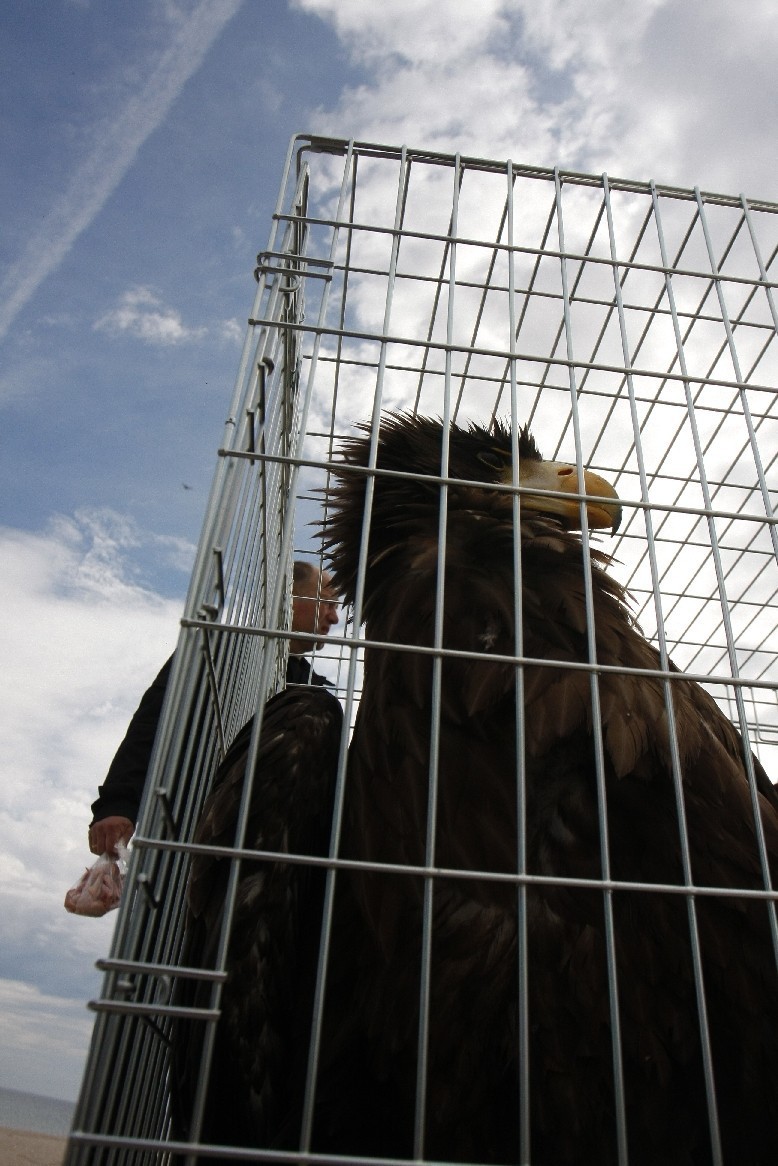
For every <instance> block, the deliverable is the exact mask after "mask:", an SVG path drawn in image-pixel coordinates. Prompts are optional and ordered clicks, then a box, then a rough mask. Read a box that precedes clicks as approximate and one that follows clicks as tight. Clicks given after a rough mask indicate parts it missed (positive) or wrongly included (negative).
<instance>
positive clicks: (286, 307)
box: [66, 136, 778, 1166]
mask: <svg viewBox="0 0 778 1166" xmlns="http://www.w3.org/2000/svg"><path fill="white" fill-rule="evenodd" d="M777 253H778V205H775V204H770V203H766V202H762V201H755V200H752V199H747V198H745V197H726V196H722V195H717V194H711V193H703V192H701V191H699V190H696V189H695V190H682V189H676V188H669V187H663V186H660V185H658V184H656V183H653V182H651V183H641V182H631V181H621V180H615V179H609V178H608V177H607V176H605V175H602V176H594V175H588V174H577V173H567V172H561V171H558V170H555V171H551V170H545V169H537V168H532V167H528V166H524V165H518V164H516V163H514V162H511V161H504V162H500V161H490V160H486V159H478V158H469V157H460V156H458V155H457V156H449V155H444V154H433V153H429V152H424V151H418V150H411V149H407V148H402V149H399V148H398V149H395V148H391V147H387V146H380V145H374V144H366V143H360V142H346V141H338V140H332V139H323V138H316V137H308V136H301V137H297V138H295V139H294V140H293V142H292V144H291V146H290V151H289V155H288V158H287V163H286V168H285V171H284V175H283V179H282V182H281V188H280V194H279V198H278V202H277V206H276V212H275V214H274V216H273V228H272V232H271V236H270V241H269V243H268V246H267V248H266V250H265V251H263V252H262V253H261V254H260V255H259V256H258V265H257V268H256V272H255V275H256V278H257V281H258V291H257V297H256V300H255V303H254V306H253V309H252V315H251V318H250V320H249V328H248V334H247V338H246V341H245V344H244V348H243V354H242V358H241V363H240V369H239V373H238V377H237V383H236V387H235V391H234V397H233V401H232V404H231V406H230V415H229V419H228V421H227V426H226V431H225V435H224V438H223V442H222V447H221V448H220V449H219V451H218V459H217V466H216V471H215V477H214V483H213V488H212V493H211V498H210V502H209V504H208V509H207V513H206V516H205V521H204V526H203V533H202V537H201V540H200V544H199V549H198V554H197V560H196V566H195V569H194V574H193V578H192V582H191V586H190V590H189V594H188V598H187V601H186V608H185V614H184V618H183V620H182V630H181V636H180V640H179V647H178V650H177V653H176V662H175V667H174V672H173V677H172V681H171V685H170V689H169V692H168V696H167V698H166V705H165V710H164V714H163V721H162V724H161V726H160V731H159V734H158V739H157V742H156V745H155V750H154V757H153V762H152V769H151V771H150V774H149V778H148V782H147V790H146V796H145V800H144V805H143V808H142V814H141V820H140V824H139V829H138V833H137V835H136V840H135V845H134V847H133V852H132V860H131V867H130V872H129V878H128V884H127V891H126V895H125V900H124V902H123V905H122V908H121V911H120V915H119V920H118V925H117V930H116V935H115V939H114V943H113V947H112V949H111V953H110V957H109V958H108V959H106V960H105V961H103V962H102V964H101V966H102V967H103V968H104V969H105V973H106V975H105V982H104V987H103V991H102V995H101V997H100V999H99V1000H98V1001H95V1002H93V1004H92V1007H93V1008H94V1009H95V1010H96V1012H97V1020H96V1024H95V1030H94V1036H93V1040H92V1046H91V1051H90V1055H89V1060H88V1064H87V1068H86V1073H85V1077H84V1082H83V1087H82V1092H81V1097H80V1101H79V1104H78V1107H77V1111H76V1117H75V1122H74V1127H73V1130H72V1132H71V1137H70V1141H69V1148H68V1154H67V1158H66V1162H67V1163H68V1164H69V1166H77V1164H79V1163H86V1162H89V1163H92V1162H95V1163H97V1162H106V1163H108V1162H111V1163H113V1162H116V1163H122V1162H131V1163H141V1162H145V1161H149V1162H151V1161H159V1160H161V1158H164V1157H165V1156H166V1155H169V1154H170V1153H171V1152H172V1151H174V1150H175V1151H180V1152H184V1151H185V1150H187V1149H189V1150H190V1151H193V1150H194V1149H196V1147H193V1146H190V1147H181V1146H174V1145H171V1143H170V1142H169V1141H168V1138H169V1102H168V1095H167V1083H166V1074H167V1041H168V1035H169V1029H170V1022H171V1017H172V1016H173V1015H174V1014H175V1012H176V1005H175V1003H174V1002H173V997H172V994H171V993H172V985H173V983H174V982H175V980H176V979H177V978H180V977H182V976H189V977H198V976H199V977H201V978H206V979H209V980H210V981H211V982H212V983H213V985H214V997H213V1008H212V1009H210V1010H208V1011H207V1012H202V1013H200V1014H199V1015H200V1019H201V1021H202V1023H203V1024H204V1025H205V1026H210V1027H211V1028H213V1025H214V1023H215V1020H216V1018H217V1017H218V989H219V984H220V981H221V980H223V979H224V972H223V969H222V971H221V972H219V971H217V972H208V971H203V970H202V969H191V968H190V969H187V968H182V967H181V966H180V950H181V942H182V918H183V911H184V897H185V885H186V879H187V869H188V863H189V855H190V851H191V839H192V834H193V830H194V827H195V824H196V822H197V819H198V816H199V813H200V810H201V807H202V804H203V801H204V798H205V796H206V794H207V791H208V788H209V784H210V782H211V780H212V777H213V774H214V771H215V769H216V767H217V765H218V762H219V759H220V758H221V756H222V755H223V753H224V751H225V749H226V748H227V747H228V746H229V744H230V742H231V741H232V740H233V739H234V737H235V735H236V733H237V732H238V730H239V729H240V728H241V727H242V726H243V725H244V724H245V723H246V721H247V720H248V719H249V718H250V717H251V716H252V715H253V714H254V713H255V712H257V711H258V710H260V709H261V708H262V706H263V704H264V702H265V700H266V699H267V698H268V697H269V696H270V695H271V694H272V693H273V692H274V691H276V690H277V689H278V688H279V687H280V686H281V685H282V679H281V678H282V677H283V674H284V664H285V653H286V650H287V645H288V634H287V629H288V628H289V570H290V564H291V560H292V558H293V556H294V554H295V553H299V552H300V551H303V552H307V553H309V554H311V555H315V554H318V553H320V552H319V551H318V549H317V544H316V543H315V541H314V540H313V539H312V536H311V534H310V529H311V527H310V524H311V523H315V522H317V521H319V520H320V519H321V518H322V517H323V518H324V519H325V520H326V513H325V514H323V513H322V495H321V493H320V490H321V488H322V487H325V486H326V485H327V481H328V473H329V467H330V465H331V463H332V462H333V460H337V444H338V439H339V438H340V437H342V436H343V435H346V434H349V433H351V432H353V427H354V425H355V423H357V422H359V421H372V423H373V424H375V423H377V422H378V419H379V418H380V416H381V415H382V414H383V413H385V412H386V411H389V410H407V411H410V412H413V413H418V414H421V415H425V416H438V417H442V418H445V419H447V420H451V421H459V422H463V421H472V420H478V421H481V422H485V423H488V422H490V420H492V419H494V418H500V417H502V418H506V419H507V420H508V421H509V422H510V423H511V424H513V425H516V424H519V423H521V424H525V423H528V424H529V425H530V426H531V427H532V429H533V432H534V433H535V435H536V436H537V437H538V440H539V442H540V444H541V446H542V450H543V453H544V455H545V456H546V457H550V458H554V459H563V460H566V461H569V462H571V463H573V464H578V465H586V466H588V467H590V468H592V469H594V470H596V471H597V472H598V473H600V474H601V475H603V476H604V477H607V478H608V479H609V480H610V481H611V482H613V484H614V485H615V487H616V488H617V490H618V493H619V496H620V498H621V499H622V502H623V506H624V511H625V519H624V523H623V528H622V530H621V531H620V533H619V535H618V537H617V540H614V541H613V542H612V543H609V544H608V546H607V550H608V552H609V553H611V554H613V556H614V558H615V560H616V563H615V567H614V568H613V572H614V573H615V574H616V575H617V577H618V579H619V581H620V582H622V583H623V584H624V585H625V586H626V587H627V589H628V591H629V593H630V594H631V596H632V597H633V600H634V604H635V614H636V617H637V619H638V621H639V623H640V625H641V627H642V629H643V631H644V633H645V634H646V636H647V637H648V638H649V639H651V640H653V641H654V642H655V643H656V644H657V645H661V646H662V649H663V650H666V651H667V653H668V654H669V655H670V656H671V657H672V659H673V661H674V663H675V664H676V665H677V666H678V667H679V668H681V669H683V670H684V671H685V672H686V673H687V674H688V675H690V676H691V677H692V678H693V679H696V680H698V681H699V682H701V683H702V684H703V685H704V686H705V687H706V688H707V689H708V691H709V692H710V693H711V694H712V696H713V697H714V699H715V700H716V701H717V703H718V704H719V706H720V707H721V708H722V709H723V710H724V712H725V713H726V714H727V716H728V717H729V718H730V719H731V720H732V722H733V723H734V724H735V725H736V727H737V728H738V729H739V731H740V732H741V734H742V735H743V737H744V738H745V739H747V740H749V741H750V743H751V746H752V748H753V749H754V751H755V752H756V754H757V755H758V756H759V757H760V759H761V761H762V763H763V764H764V766H765V768H766V769H767V771H768V773H772V775H773V776H775V775H776V774H778V748H777V746H778V703H777V700H778V698H777V696H776V692H777V690H778V676H776V670H775V664H774V661H775V656H776V650H777V649H778V635H777V633H776V610H778V607H777V606H776V594H777V592H778V568H777V566H776V560H777V558H778V531H777V530H776V519H775V517H774V515H775V504H776V492H775V488H773V490H772V491H771V489H770V486H769V481H770V477H771V475H773V477H774V474H775V466H776V458H778V338H777V335H776V334H777V332H778V316H776V304H775V291H776V282H775V281H776V277H775V274H774V262H775V258H776V254H777ZM771 272H772V273H773V274H771ZM774 485H775V483H773V486H774ZM346 615H347V616H348V613H346ZM363 650H364V633H363V629H361V628H360V627H359V626H358V625H356V624H355V622H354V621H353V619H349V618H346V619H345V620H342V621H341V624H340V626H339V627H337V628H336V629H335V631H334V632H333V633H332V634H331V636H330V637H329V642H328V645H327V648H326V649H324V650H322V651H321V652H319V653H318V655H320V656H323V658H324V660H323V669H324V671H325V672H328V673H329V675H330V676H331V678H332V679H333V682H334V684H335V687H336V691H337V694H338V696H339V697H340V698H341V700H342V702H343V704H344V706H345V709H346V713H347V718H348V720H349V722H350V723H353V717H354V715H355V711H356V708H357V706H358V702H359V690H360V677H361V659H362V653H363ZM332 865H333V866H334V867H336V866H337V857H336V856H333V861H332ZM233 890H234V887H233ZM417 1148H418V1149H419V1150H420V1154H419V1157H424V1153H423V1145H422V1146H420V1147H417ZM307 1150H308V1147H306V1146H302V1147H301V1148H300V1153H299V1154H298V1153H296V1154H294V1155H293V1157H294V1159H295V1160H296V1161H297V1160H301V1161H302V1160H305V1159H306V1153H307ZM231 1154H232V1156H233V1157H234V1158H236V1159H240V1158H252V1157H254V1158H270V1159H274V1160H277V1159H278V1158H279V1157H283V1155H273V1154H270V1153H269V1152H264V1153H263V1152H259V1151H256V1150H252V1148H250V1147H247V1148H246V1149H245V1150H243V1151H241V1150H240V1149H233V1150H232V1151H231ZM621 1160H622V1161H623V1162H624V1163H625V1164H626V1162H627V1160H628V1159H627V1158H626V1156H625V1151H624V1150H623V1149H622V1159H621ZM714 1160H715V1154H714Z"/></svg>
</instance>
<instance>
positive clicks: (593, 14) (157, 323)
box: [0, 0, 778, 1099]
mask: <svg viewBox="0 0 778 1166" xmlns="http://www.w3.org/2000/svg"><path fill="white" fill-rule="evenodd" d="M0 33H1V35H0V61H1V62H2V68H0V111H1V112H0V411H1V414H0V438H1V440H2V458H1V459H0V475H2V477H1V478H0V541H2V548H1V549H0V555H1V556H2V559H1V561H2V565H3V568H2V571H1V572H0V596H1V599H0V602H1V603H2V610H3V613H4V623H5V627H4V634H3V642H4V667H3V670H2V675H3V681H2V683H3V697H2V701H1V702H0V757H2V765H3V769H4V773H3V780H2V783H0V919H2V942H1V943H0V1086H4V1087H7V1088H15V1089H22V1090H25V1091H29V1092H35V1093H40V1094H45V1095H48V1096H54V1097H62V1098H67V1099H74V1098H75V1097H76V1094H77V1090H78V1086H79V1082H80V1078H81V1073H82V1071H83V1064H84V1057H85V1053H86V1049H87V1045H88V1040H89V1034H90V1030H91V1023H92V1019H91V1014H90V1013H89V1012H88V1011H87V1009H86V1007H85V1005H86V1001H87V1000H88V999H90V998H91V997H93V996H95V995H97V993H98V992H99V983H100V978H99V973H98V972H97V971H96V970H95V969H94V962H95V960H96V959H98V958H100V957H101V956H104V955H106V954H107V951H108V946H109V943H110V937H111V932H112V929H113V925H114V921H115V919H114V917H113V916H107V917H105V918H103V919H102V920H93V919H80V918H76V917H73V916H70V915H67V914H66V913H65V911H64V909H63V906H62V900H63V898H64V894H65V891H66V890H67V888H68V886H69V885H70V884H71V883H73V882H74V881H76V879H77V878H78V876H79V875H80V873H81V871H82V870H83V868H84V866H85V865H87V864H88V863H89V862H91V856H90V855H89V852H88V848H87V826H88V823H89V820H90V817H91V815H90V810H89V805H90V802H91V801H92V800H93V799H94V797H95V791H96V787H97V785H98V784H99V783H100V781H101V780H102V778H103V775H104V773H105V771H106V769H107V766H108V764H109V762H110V759H111V757H112V755H113V752H114V750H115V748H116V745H117V744H118V742H119V741H120V739H121V737H122V735H123V733H124V729H125V727H126V724H127V721H128V720H129V717H130V715H131V713H132V711H133V709H134V708H135V706H136V704H137V701H138V699H139V697H140V695H141V694H142V692H143V690H144V689H145V687H146V686H147V684H148V683H149V682H150V680H151V679H152V678H153V676H154V675H155V674H156V671H157V670H158V668H159V666H160V664H161V663H162V661H163V660H164V659H165V658H166V656H167V654H168V653H169V652H170V650H171V649H172V647H173V646H174V644H175V641H176V637H177V621H178V619H179V617H180V614H181V608H182V604H183V598H184V595H185V590H186V586H187V580H188V573H189V570H190V568H191V563H192V558H193V554H194V548H195V545H196V542H197V538H198V533H199V528H200V523H201V521H202V517H203V510H204V506H205V502H206V498H207V493H208V488H209V484H210V480H211V476H212V473H213V469H214V464H215V451H216V449H217V448H218V446H219V444H220V439H221V434H222V427H223V423H224V420H225V417H226V412H227V408H228V404H229V400H230V395H231V391H232V385H233V381H234V378H235V375H236V373H237V368H238V360H239V356H240V350H241V343H242V338H243V334H244V329H245V325H246V319H247V316H248V314H249V312H250V309H251V304H252V301H253V296H254V290H255V283H254V279H253V274H252V273H253V269H254V266H255V256H256V254H257V252H258V251H260V250H262V249H263V248H264V246H265V245H266V242H267V239H268V236H269V233H270V228H271V214H272V210H273V206H274V203H275V199H276V195H277V190H278V185H279V182H280V179H281V173H282V168H283V164H284V159H285V155H286V150H287V147H288V143H289V140H290V138H291V136H292V135H293V134H294V133H296V132H315V133H323V134H328V135H332V136H336V137H339V138H351V137H354V138H357V139H361V140H368V141H375V142H382V143H388V144H391V145H400V144H402V143H406V144H408V145H411V146H414V147H419V148H425V149H435V150H443V151H447V152H455V151H459V152H461V153H463V154H469V155H475V156H481V157H489V158H499V159H502V158H511V159H513V160H514V161H521V162H525V163H528V164H530V165H534V166H554V165H559V166H561V167H562V168H565V169H573V170H579V171H586V172H592V173H596V174H600V173H602V172H603V171H607V172H608V173H609V174H611V175H612V176H615V177H621V178H634V179H638V180H648V179H650V178H655V179H656V180H657V181H659V182H661V183H664V184H668V185H680V186H684V187H692V186H695V185H696V186H699V187H700V188H701V189H703V190H707V191H718V192H722V193H727V194H738V193H741V192H742V193H745V194H746V195H748V196H751V197H754V198H760V199H767V200H773V201H777V200H778V165H776V162H777V159H776V142H775V134H774V130H773V126H772V118H771V114H772V111H773V110H775V109H776V108H778V75H777V74H776V70H775V60H776V56H777V55H778V52H777V50H778V43H777V42H778V22H776V21H775V17H774V10H773V5H772V4H768V0H754V2H753V3H751V4H749V5H748V8H747V9H743V8H741V7H739V6H737V5H733V4H732V3H731V0H706V3H705V4H693V3H689V2H688V0H686V2H683V0H640V2H637V0H479V3H478V4H473V3H472V0H469V2H465V0H382V3H381V4H375V3H374V2H373V0H288V2H287V0H130V2H129V3H126V4H121V5H119V4H115V3H112V2H110V0H48V2H47V3H46V4H29V3H28V2H27V0H6V3H5V4H4V5H3V9H2V15H0Z"/></svg>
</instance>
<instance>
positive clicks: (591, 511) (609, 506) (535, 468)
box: [519, 460, 621, 534]
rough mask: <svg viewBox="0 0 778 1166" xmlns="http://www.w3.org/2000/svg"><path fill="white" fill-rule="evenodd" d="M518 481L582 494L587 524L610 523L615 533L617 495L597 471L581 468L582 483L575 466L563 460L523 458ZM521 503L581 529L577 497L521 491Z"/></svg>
mask: <svg viewBox="0 0 778 1166" xmlns="http://www.w3.org/2000/svg"><path fill="white" fill-rule="evenodd" d="M519 485H521V486H530V487H532V486H536V487H538V488H539V489H542V490H562V491H564V493H565V494H585V495H586V499H585V505H586V518H587V524H588V526H589V527H591V528H592V529H597V528H600V527H608V526H609V527H610V528H611V531H612V532H613V533H614V534H615V533H616V531H617V530H618V529H619V524H620V522H621V505H620V503H619V496H618V494H617V493H616V491H615V490H614V489H613V486H611V484H610V482H606V481H605V479H604V478H601V477H600V475H599V474H593V473H591V472H590V471H589V470H585V471H584V483H583V486H581V485H580V484H579V481H578V471H577V470H576V468H575V466H570V465H567V464H566V463H565V462H538V461H530V460H526V461H522V463H521V468H520V471H519ZM521 504H522V506H523V507H525V508H527V509H530V510H534V511H540V512H541V513H543V514H555V515H559V517H560V518H562V519H564V522H565V525H566V526H567V527H568V529H569V530H580V529H581V505H580V501H579V499H578V498H570V499H569V500H568V499H567V498H551V497H548V496H546V497H542V496H538V497H534V496H533V495H532V494H522V496H521Z"/></svg>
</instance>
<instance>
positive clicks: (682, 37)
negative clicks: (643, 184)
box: [295, 0, 778, 198]
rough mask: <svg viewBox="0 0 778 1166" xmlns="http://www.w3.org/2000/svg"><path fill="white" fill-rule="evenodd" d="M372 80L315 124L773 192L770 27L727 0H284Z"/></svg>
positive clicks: (338, 131) (765, 15)
mask: <svg viewBox="0 0 778 1166" xmlns="http://www.w3.org/2000/svg"><path fill="white" fill-rule="evenodd" d="M295 3H296V6H297V7H299V8H301V9H303V10H305V11H307V12H309V13H312V14H315V15H317V16H318V17H320V18H321V19H323V20H326V21H328V22H330V23H331V24H332V25H333V27H334V28H335V30H336V32H337V33H338V34H339V35H340V37H341V38H342V39H343V41H344V44H345V45H346V46H347V47H348V50H349V52H350V53H351V55H352V58H353V59H354V61H355V62H356V63H357V64H359V65H361V66H363V67H367V68H368V69H369V72H370V78H371V79H370V81H369V82H365V83H364V84H362V85H359V86H352V87H346V88H344V89H343V90H342V91H341V93H340V95H339V98H338V100H337V102H336V103H335V104H334V105H333V106H331V107H329V108H323V109H320V110H319V111H318V114H317V117H316V119H315V124H314V127H313V128H314V129H316V130H317V132H322V133H325V134H332V135H336V136H343V137H352V136H353V137H356V138H360V139H363V140H373V141H379V142H387V143H389V144H393V145H398V144H400V143H403V142H405V143H407V144H408V145H411V146H416V147H428V148H436V149H443V150H446V151H451V152H455V151H457V150H459V151H460V152H463V153H472V154H475V155H479V156H484V157H494V158H508V157H510V158H512V159H513V160H515V161H521V162H524V163H527V164H530V165H538V166H552V165H560V166H562V167H563V168H568V169H581V170H587V171H588V170H591V171H594V172H595V173H599V172H600V171H602V170H607V171H609V172H610V173H611V174H613V175H615V176H618V177H628V178H636V179H643V180H647V179H649V178H652V177H653V178H656V180H657V181H659V182H664V183H669V184H680V185H686V186H690V185H694V184H699V185H701V186H702V187H703V189H714V190H720V191H724V192H737V191H739V190H745V191H746V193H750V194H753V195H755V196H760V197H764V198H769V197H771V195H772V196H773V197H775V194H774V186H775V159H774V149H773V147H772V141H771V139H769V138H766V137H765V133H764V130H763V126H764V111H765V110H766V109H771V108H773V106H774V105H775V102H776V100H777V99H778V80H777V79H776V74H775V70H774V60H775V55H776V49H777V48H778V44H777V43H776V42H778V27H776V22H775V20H774V17H773V14H772V12H771V10H770V9H769V7H768V5H767V4H759V5H757V6H756V7H755V9H754V10H753V11H752V10H751V9H749V15H748V19H747V20H744V19H743V16H742V13H741V12H740V10H739V9H738V8H737V7H736V6H733V5H731V4H729V3H727V0H711V2H710V3H708V4H705V5H688V4H671V3H669V2H668V0H649V3H642V2H638V0H544V2H543V3H541V4H539V3H537V2H536V0H490V2H489V3H486V4H484V5H482V6H480V5H479V10H478V17H477V19H473V18H472V16H473V14H472V9H471V8H466V7H465V6H463V5H462V4H461V3H458V2H457V0H447V2H446V3H433V2H431V0H388V2H387V3H385V4H383V5H381V6H380V9H379V8H376V6H374V5H367V4H365V3H363V0H295Z"/></svg>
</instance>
